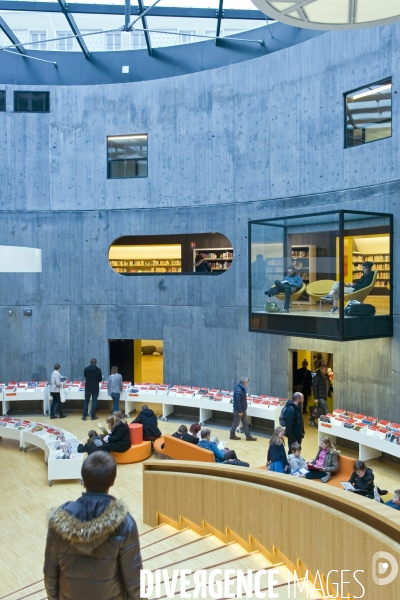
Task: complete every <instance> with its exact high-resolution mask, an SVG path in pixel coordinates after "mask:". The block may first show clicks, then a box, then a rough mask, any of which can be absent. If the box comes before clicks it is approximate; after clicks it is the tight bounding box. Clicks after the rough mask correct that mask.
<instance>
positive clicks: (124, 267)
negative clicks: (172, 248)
mask: <svg viewBox="0 0 400 600" xmlns="http://www.w3.org/2000/svg"><path fill="white" fill-rule="evenodd" d="M110 265H111V266H112V268H113V269H114V271H116V272H117V273H121V274H122V275H123V274H124V273H139V274H140V273H181V271H182V261H181V259H179V258H151V259H129V260H128V259H127V260H123V259H121V260H110Z"/></svg>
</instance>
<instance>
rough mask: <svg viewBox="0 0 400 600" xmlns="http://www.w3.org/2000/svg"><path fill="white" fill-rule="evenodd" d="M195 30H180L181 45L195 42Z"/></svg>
mask: <svg viewBox="0 0 400 600" xmlns="http://www.w3.org/2000/svg"><path fill="white" fill-rule="evenodd" d="M196 33H197V32H196V30H195V29H180V30H179V43H180V44H190V43H191V42H195V41H196V38H195V37H192V36H193V34H196Z"/></svg>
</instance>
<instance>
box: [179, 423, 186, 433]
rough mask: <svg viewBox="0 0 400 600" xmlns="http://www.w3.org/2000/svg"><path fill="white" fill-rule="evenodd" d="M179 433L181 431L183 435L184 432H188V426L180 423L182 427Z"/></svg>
mask: <svg viewBox="0 0 400 600" xmlns="http://www.w3.org/2000/svg"><path fill="white" fill-rule="evenodd" d="M178 433H180V434H181V435H182V434H183V433H187V427H186V425H180V427H179V429H178Z"/></svg>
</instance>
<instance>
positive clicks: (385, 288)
mask: <svg viewBox="0 0 400 600" xmlns="http://www.w3.org/2000/svg"><path fill="white" fill-rule="evenodd" d="M366 261H370V262H373V263H374V266H373V267H372V269H373V270H374V271H377V272H378V276H377V278H376V283H375V287H374V289H373V290H372V291H371V294H374V295H381V296H388V295H389V294H390V254H387V253H383V254H365V252H355V251H353V282H355V281H357V279H360V278H361V276H362V274H363V273H362V269H361V263H363V262H366Z"/></svg>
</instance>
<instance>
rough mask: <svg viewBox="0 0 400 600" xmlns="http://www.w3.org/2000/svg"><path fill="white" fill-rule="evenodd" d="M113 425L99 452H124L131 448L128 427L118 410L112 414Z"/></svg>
mask: <svg viewBox="0 0 400 600" xmlns="http://www.w3.org/2000/svg"><path fill="white" fill-rule="evenodd" d="M113 416H114V419H115V425H114V426H113V427H112V429H111V433H110V434H109V435H108V436H106V437H105V438H104V440H103V445H102V446H101V448H100V450H106V451H107V452H126V451H127V450H129V449H130V447H131V435H130V432H129V425H127V423H126V422H125V421H124V419H123V416H122V413H121V412H120V411H119V410H118V411H116V412H115V413H114V414H113Z"/></svg>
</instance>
